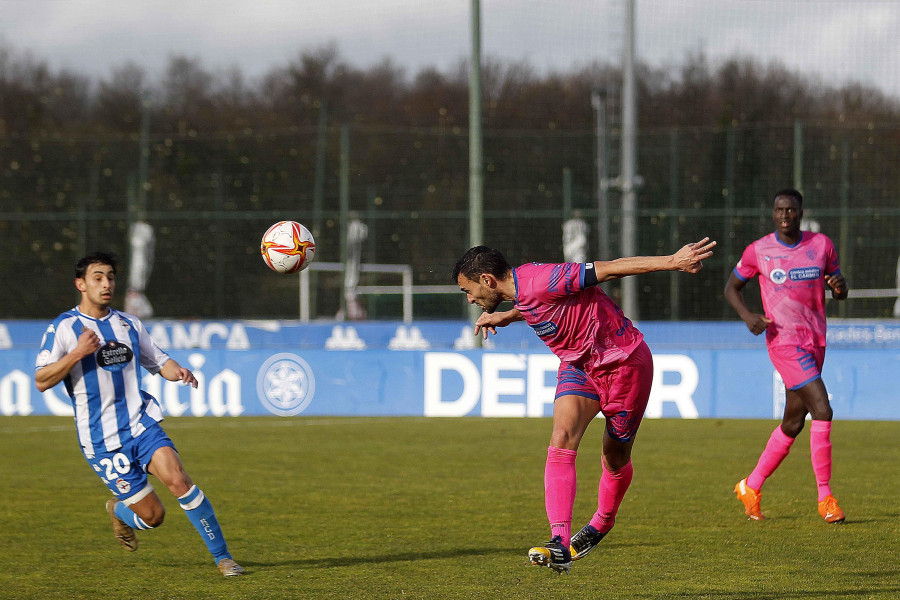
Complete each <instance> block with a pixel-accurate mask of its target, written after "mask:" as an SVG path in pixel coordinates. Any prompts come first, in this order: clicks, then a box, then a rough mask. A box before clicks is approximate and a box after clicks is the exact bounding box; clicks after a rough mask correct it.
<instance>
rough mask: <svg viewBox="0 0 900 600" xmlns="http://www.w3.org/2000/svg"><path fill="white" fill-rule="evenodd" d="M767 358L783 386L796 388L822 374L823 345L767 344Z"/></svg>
mask: <svg viewBox="0 0 900 600" xmlns="http://www.w3.org/2000/svg"><path fill="white" fill-rule="evenodd" d="M769 358H770V359H771V361H772V364H773V365H774V366H775V370H776V371H778V374H779V375H781V379H782V380H783V381H784V387H785V388H787V389H789V390H797V389H800V388H802V387H803V386H804V385H806V384H807V383H810V382H811V381H815V380H816V379H818V378H819V377H821V376H822V363H823V362H825V346H810V347H807V348H804V347H802V346H769Z"/></svg>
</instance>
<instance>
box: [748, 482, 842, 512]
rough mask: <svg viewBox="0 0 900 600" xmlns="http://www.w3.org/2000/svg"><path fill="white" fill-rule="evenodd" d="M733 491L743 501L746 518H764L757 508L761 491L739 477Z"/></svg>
mask: <svg viewBox="0 0 900 600" xmlns="http://www.w3.org/2000/svg"><path fill="white" fill-rule="evenodd" d="M734 493H735V495H736V496H737V499H738V500H740V501H741V502H743V503H744V512H745V513H747V517H748V518H750V519H751V520H753V521H762V520H763V519H765V517H764V516H763V514H762V511H761V510H760V508H759V500H760V498H762V493H761V492H760V491H758V490H754V489H753V488H751V487H750V486H748V485H747V480H746V479H741V480H740V481H738V482H737V485H735V486H734ZM820 506H821V505H820ZM835 506H837V504H835ZM819 510H820V511H821V510H822V509H821V508H819Z"/></svg>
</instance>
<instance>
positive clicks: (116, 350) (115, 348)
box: [97, 340, 134, 372]
mask: <svg viewBox="0 0 900 600" xmlns="http://www.w3.org/2000/svg"><path fill="white" fill-rule="evenodd" d="M132 358H134V352H132V351H131V348H129V347H128V346H126V345H125V344H122V343H119V342H117V341H116V340H109V341H108V342H106V344H105V345H103V346H101V347H100V349H99V350H98V351H97V364H98V365H100V366H101V367H103V368H104V369H106V370H107V371H113V372H115V371H121V370H122V369H124V368H125V367H127V366H128V363H130V362H131V359H132Z"/></svg>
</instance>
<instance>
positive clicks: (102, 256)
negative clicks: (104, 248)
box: [75, 252, 116, 279]
mask: <svg viewBox="0 0 900 600" xmlns="http://www.w3.org/2000/svg"><path fill="white" fill-rule="evenodd" d="M96 264H101V265H109V266H111V267H112V270H113V273H115V272H116V257H115V256H113V255H112V254H109V253H108V252H91V253H90V254H88V255H87V256H83V257H81V258H80V259H79V260H78V262H77V263H75V279H84V274H85V273H87V268H88V267H89V266H91V265H96Z"/></svg>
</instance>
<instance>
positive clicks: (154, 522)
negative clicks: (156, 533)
mask: <svg viewBox="0 0 900 600" xmlns="http://www.w3.org/2000/svg"><path fill="white" fill-rule="evenodd" d="M165 520H166V507H165V506H163V505H162V504H160V505H159V506H157V507H154V509H153V512H151V513H150V515H148V517H147V518H146V519H144V522H145V523H147V525H149V526H150V527H159V526H160V525H162V524H163V521H165Z"/></svg>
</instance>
